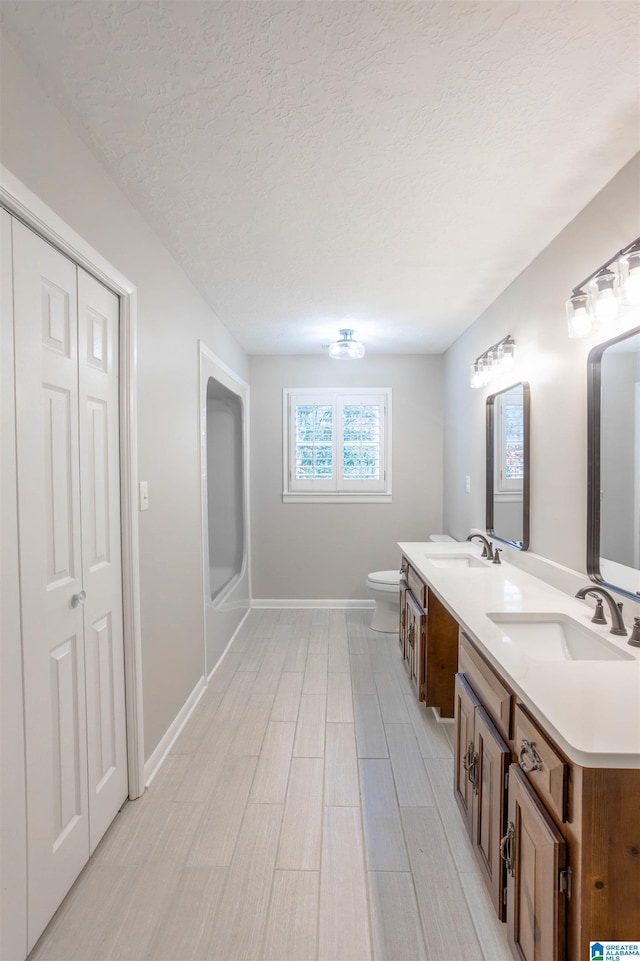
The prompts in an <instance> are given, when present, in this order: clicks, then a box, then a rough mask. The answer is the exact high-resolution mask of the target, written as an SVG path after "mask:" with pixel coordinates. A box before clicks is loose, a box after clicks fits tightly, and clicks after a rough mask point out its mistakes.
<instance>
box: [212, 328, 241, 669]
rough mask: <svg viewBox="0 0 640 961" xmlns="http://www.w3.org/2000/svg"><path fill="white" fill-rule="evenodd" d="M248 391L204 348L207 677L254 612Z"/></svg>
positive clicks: (239, 380)
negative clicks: (250, 579) (248, 464)
mask: <svg viewBox="0 0 640 961" xmlns="http://www.w3.org/2000/svg"><path fill="white" fill-rule="evenodd" d="M247 405H248V385H247V384H246V383H245V382H244V381H242V380H241V379H240V378H238V377H237V375H235V374H234V373H233V372H232V371H231V370H230V369H229V368H228V367H227V366H226V365H225V364H223V363H222V362H221V361H220V360H219V359H218V358H217V357H216V356H215V355H214V354H213V353H212V352H211V351H210V350H208V348H206V347H205V346H204V345H203V344H200V428H201V447H200V451H201V454H200V456H201V475H202V523H203V532H202V534H203V566H204V572H203V573H204V614H205V633H206V652H205V659H206V674H207V675H209V674H211V672H212V671H213V670H214V669H215V667H216V665H217V664H218V662H219V660H220V658H221V657H222V655H223V654H224V652H225V650H226V648H227V646H228V644H229V642H230V641H231V639H232V637H233V635H234V634H235V632H236V630H237V629H238V627H239V626H240V624H241V623H242V620H243V619H244V617H245V616H246V614H247V612H248V610H249V607H250V596H251V595H250V585H249V565H248V557H247V553H248V516H247V505H248V492H247V449H248V445H247Z"/></svg>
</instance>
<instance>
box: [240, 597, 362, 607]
mask: <svg viewBox="0 0 640 961" xmlns="http://www.w3.org/2000/svg"><path fill="white" fill-rule="evenodd" d="M251 606H252V607H253V608H288V609H293V608H304V609H313V608H323V609H324V608H337V609H340V610H344V609H345V608H350V609H355V608H359V609H361V610H362V609H366V610H373V608H374V607H375V601H369V600H364V599H363V600H360V599H357V600H353V599H352V598H346V599H342V600H326V599H325V598H321V597H312V598H309V599H305V598H298V597H294V598H284V599H280V600H273V599H272V598H266V597H257V598H256V597H254V598H253V600H252V601H251Z"/></svg>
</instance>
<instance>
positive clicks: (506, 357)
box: [471, 334, 516, 387]
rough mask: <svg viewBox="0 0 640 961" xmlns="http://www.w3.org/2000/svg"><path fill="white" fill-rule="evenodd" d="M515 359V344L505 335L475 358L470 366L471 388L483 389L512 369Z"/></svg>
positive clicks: (511, 338)
mask: <svg viewBox="0 0 640 961" xmlns="http://www.w3.org/2000/svg"><path fill="white" fill-rule="evenodd" d="M515 357H516V342H515V340H514V339H513V337H512V336H511V334H507V336H506V337H503V338H502V340H499V341H498V343H497V344H493V346H492V347H489V348H488V349H487V350H485V352H484V354H480V356H479V357H476V359H475V361H474V363H473V364H472V365H471V386H472V387H485V386H486V385H487V384H488V383H489V381H490V380H493V378H494V377H497V376H498V375H499V374H504V373H506V372H507V371H508V370H511V368H512V367H513V364H514V361H515Z"/></svg>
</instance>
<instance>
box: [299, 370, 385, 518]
mask: <svg viewBox="0 0 640 961" xmlns="http://www.w3.org/2000/svg"><path fill="white" fill-rule="evenodd" d="M390 404H391V390H390V389H388V388H385V389H380V390H373V391H362V390H355V389H350V390H333V389H326V390H316V391H303V390H293V389H285V391H284V424H283V427H284V437H285V443H284V482H285V483H284V495H285V498H286V496H287V495H288V494H291V495H307V498H306V499H309V495H314V494H315V495H327V496H326V497H324V496H322V498H321V499H323V500H325V499H326V500H331V499H335V498H338V497H340V495H344V497H342V498H341V499H350V497H351V496H353V495H365V497H366V495H376V494H377V495H386V496H385V499H388V497H389V496H390V492H391V485H390V480H391V478H390V463H389V458H388V453H389V451H390V437H389V423H390ZM293 499H295V498H293Z"/></svg>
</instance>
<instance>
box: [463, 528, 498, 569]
mask: <svg viewBox="0 0 640 961" xmlns="http://www.w3.org/2000/svg"><path fill="white" fill-rule="evenodd" d="M474 537H479V538H480V540H481V541H482V544H483V548H482V554H481V557H486V558H488V559H489V560H490V561H492V560H493V547H492V546H491V544H490V543H489V541H488V540H487V538H486V537H485V536H484V534H469V536H468V537H467V540H468V541H472V540H473V538H474ZM498 563H499V562H498Z"/></svg>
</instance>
